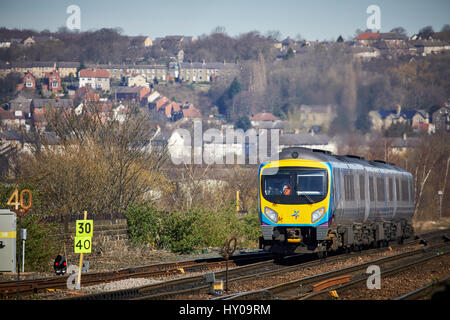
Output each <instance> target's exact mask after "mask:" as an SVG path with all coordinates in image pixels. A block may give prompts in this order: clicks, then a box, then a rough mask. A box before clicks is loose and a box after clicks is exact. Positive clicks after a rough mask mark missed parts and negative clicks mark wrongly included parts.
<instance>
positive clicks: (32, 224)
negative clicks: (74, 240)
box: [17, 214, 62, 271]
mask: <svg viewBox="0 0 450 320" xmlns="http://www.w3.org/2000/svg"><path fill="white" fill-rule="evenodd" d="M21 224H22V229H27V240H26V242H25V271H49V270H51V268H52V263H53V259H54V258H55V257H56V256H57V254H58V253H59V252H61V249H62V241H60V239H58V238H57V236H56V235H57V234H58V226H57V224H50V223H45V222H43V221H41V220H40V218H39V216H38V215H37V214H26V215H24V216H23V217H22V222H21ZM17 228H19V224H18V222H17ZM17 248H18V250H19V244H17ZM20 254H22V249H20ZM21 259H22V257H21Z"/></svg>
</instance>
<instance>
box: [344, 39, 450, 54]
mask: <svg viewBox="0 0 450 320" xmlns="http://www.w3.org/2000/svg"><path fill="white" fill-rule="evenodd" d="M435 34H436V38H432V37H431V36H430V37H427V38H422V37H420V36H419V35H414V36H412V37H411V38H408V37H407V36H406V35H403V34H399V33H396V32H363V33H361V34H359V35H358V36H357V37H356V38H355V39H354V41H353V42H352V43H351V47H352V49H353V52H354V55H355V57H358V58H362V59H365V60H370V59H373V58H378V57H381V56H393V55H397V56H399V55H408V56H418V55H419V56H427V55H430V54H438V53H442V52H445V51H448V50H450V43H448V42H447V41H443V40H441V39H439V38H440V36H439V34H440V33H439V32H437V33H435Z"/></svg>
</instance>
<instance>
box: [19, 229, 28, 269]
mask: <svg viewBox="0 0 450 320" xmlns="http://www.w3.org/2000/svg"><path fill="white" fill-rule="evenodd" d="M20 232H21V235H20V236H21V238H22V245H23V247H22V272H23V273H25V241H26V240H27V229H20Z"/></svg>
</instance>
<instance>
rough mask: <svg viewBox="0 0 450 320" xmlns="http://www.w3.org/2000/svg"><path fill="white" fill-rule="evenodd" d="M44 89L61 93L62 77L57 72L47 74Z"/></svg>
mask: <svg viewBox="0 0 450 320" xmlns="http://www.w3.org/2000/svg"><path fill="white" fill-rule="evenodd" d="M43 88H44V89H46V90H48V91H51V92H54V93H55V92H59V91H61V90H62V87H61V77H60V76H59V74H58V73H57V72H47V73H46V74H45V85H44V86H43Z"/></svg>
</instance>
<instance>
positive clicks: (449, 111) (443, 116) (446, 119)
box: [431, 105, 450, 132]
mask: <svg viewBox="0 0 450 320" xmlns="http://www.w3.org/2000/svg"><path fill="white" fill-rule="evenodd" d="M431 122H432V123H433V124H434V125H435V128H436V131H441V130H445V131H447V132H450V106H449V105H446V106H442V107H440V108H438V109H436V110H435V111H433V113H432V114H431Z"/></svg>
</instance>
